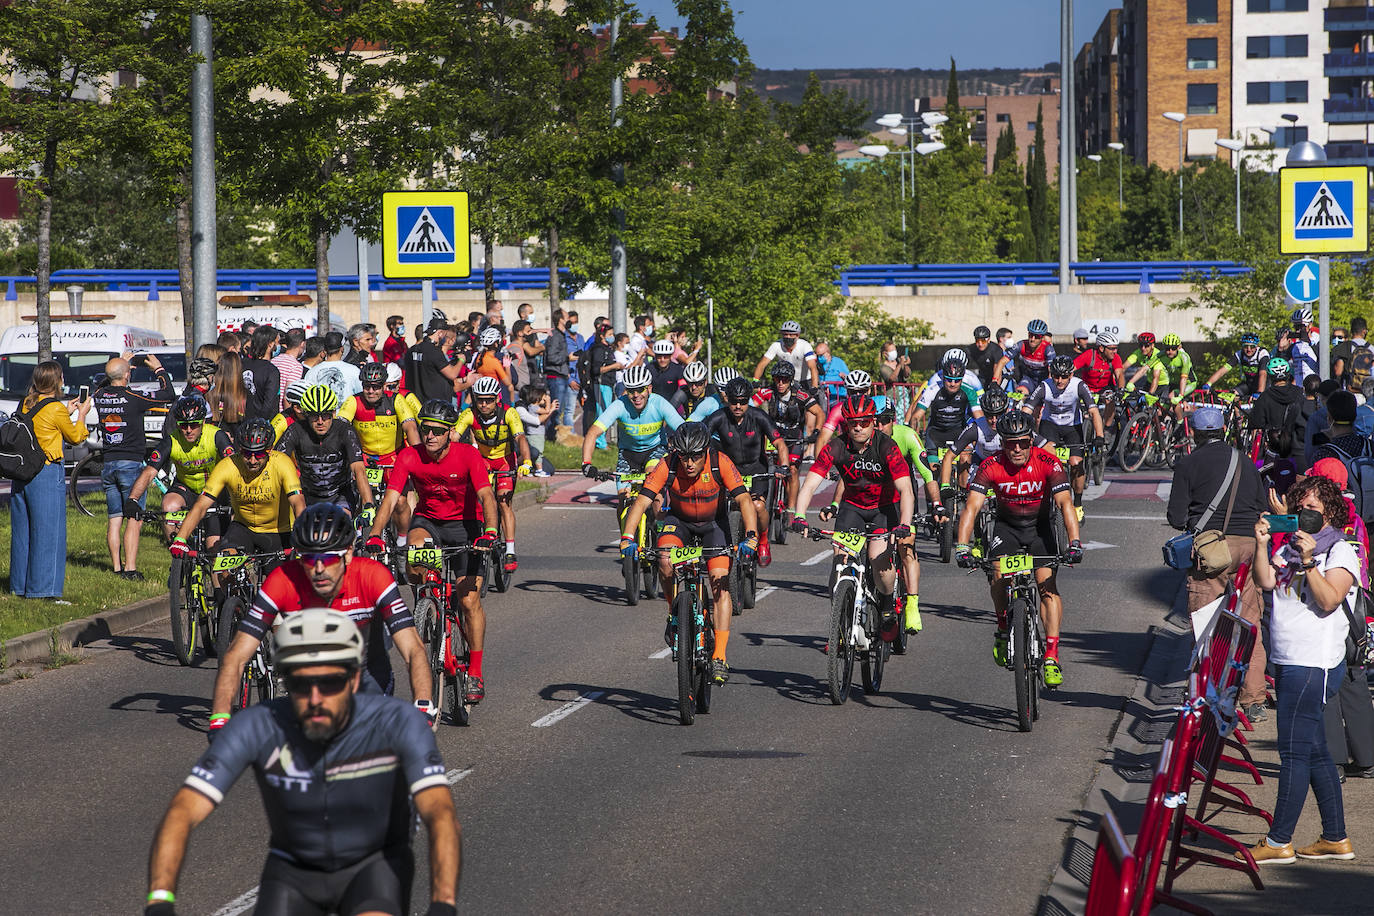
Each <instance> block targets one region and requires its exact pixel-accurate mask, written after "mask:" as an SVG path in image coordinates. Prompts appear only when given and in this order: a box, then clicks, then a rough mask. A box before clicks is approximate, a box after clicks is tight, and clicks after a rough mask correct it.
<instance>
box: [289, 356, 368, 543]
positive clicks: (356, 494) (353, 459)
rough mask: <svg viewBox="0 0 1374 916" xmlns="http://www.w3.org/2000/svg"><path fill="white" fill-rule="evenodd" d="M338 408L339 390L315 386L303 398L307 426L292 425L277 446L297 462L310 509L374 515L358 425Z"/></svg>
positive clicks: (305, 424) (304, 420)
mask: <svg viewBox="0 0 1374 916" xmlns="http://www.w3.org/2000/svg"><path fill="white" fill-rule="evenodd" d="M374 365H375V364H374ZM338 409H339V396H338V394H337V393H336V392H335V391H334V389H332V388H329V387H328V386H325V385H311V386H310V387H309V388H307V389H305V394H303V395H301V406H300V411H301V418H302V421H303V422H300V423H293V424H291V427H290V428H289V429H288V430H287V431H286V433H285V435H283V436H282V437H281V441H280V442H278V443H277V446H276V448H277V451H279V452H281V453H282V454H283V455H286V456H287V457H288V458H290V459H291V460H292V461H294V462H296V467H297V468H298V469H299V471H300V475H301V484H302V486H303V487H304V489H305V502H306V505H310V506H313V505H315V504H316V503H337V504H338V505H340V506H343V507H344V508H346V509H355V508H358V507H361V510H362V511H361V512H360V514H361V515H363V516H364V517H370V516H371V515H372V514H373V513H374V512H375V511H376V508H377V506H376V502H375V500H374V499H373V496H372V485H371V484H370V483H368V482H367V465H366V464H364V463H363V447H362V444H361V443H360V442H359V441H358V434H357V433H356V432H355V431H354V430H353V426H352V425H351V424H350V423H349V422H348V421H347V420H341V419H339V418H338V417H336V416H334V414H335V412H336V411H337V410H338ZM350 478H352V480H351V484H350ZM355 500H356V502H355Z"/></svg>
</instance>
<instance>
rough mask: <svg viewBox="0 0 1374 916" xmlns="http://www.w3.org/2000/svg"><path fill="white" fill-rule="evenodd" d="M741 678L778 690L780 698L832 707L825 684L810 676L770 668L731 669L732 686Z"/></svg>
mask: <svg viewBox="0 0 1374 916" xmlns="http://www.w3.org/2000/svg"><path fill="white" fill-rule="evenodd" d="M741 678H749V680H750V682H752V683H753V684H757V685H758V686H760V687H770V688H772V689H773V690H776V691H777V692H778V694H779V696H782V697H784V698H786V699H788V700H795V701H796V702H798V703H806V704H808V705H811V706H828V705H830V700H829V699H827V698H826V695H825V682H824V681H821V680H819V679H817V678H815V677H812V676H811V675H809V674H798V673H797V672H794V671H774V670H772V669H770V668H732V669H730V681H731V684H733V683H735V682H736V681H737V680H739V679H741Z"/></svg>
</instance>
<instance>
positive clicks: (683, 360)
mask: <svg viewBox="0 0 1374 916" xmlns="http://www.w3.org/2000/svg"><path fill="white" fill-rule="evenodd" d="M668 339H669V340H671V341H672V342H673V362H675V363H677V364H678V365H680V366H685V365H687V364H688V363H693V362H696V359H697V354H698V353H700V352H701V344H702V341H701V338H700V337H698V338H697V342H696V345H695V346H694V347H692V350H691V352H688V350H687V344H688V342H689V341H690V338H689V337H688V336H687V331H686V329H685V328H681V327H677V328H673V329H672V330H671V331H669V332H668Z"/></svg>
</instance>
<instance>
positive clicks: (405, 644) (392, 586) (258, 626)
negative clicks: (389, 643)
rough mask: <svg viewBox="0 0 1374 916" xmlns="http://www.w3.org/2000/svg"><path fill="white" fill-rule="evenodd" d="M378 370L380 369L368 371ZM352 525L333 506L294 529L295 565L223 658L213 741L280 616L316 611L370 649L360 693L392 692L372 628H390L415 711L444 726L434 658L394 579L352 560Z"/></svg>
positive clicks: (363, 560) (270, 588) (266, 594)
mask: <svg viewBox="0 0 1374 916" xmlns="http://www.w3.org/2000/svg"><path fill="white" fill-rule="evenodd" d="M370 365H375V364H370ZM353 541H354V529H353V518H352V516H350V515H349V514H348V510H346V509H343V508H341V507H339V506H336V505H334V504H333V503H318V504H316V505H313V506H311V507H310V508H308V509H306V510H305V512H304V513H302V514H301V516H300V518H298V519H296V523H295V524H294V525H292V526H291V547H292V548H293V551H294V553H293V555H292V557H291V559H290V560H288V561H287V562H285V563H283V564H282V565H280V566H278V567H277V568H276V569H274V570H272V572H270V573H268V575H267V578H266V579H264V580H263V583H262V589H261V590H260V591H259V592H258V595H257V597H256V598H254V599H253V606H252V608H250V609H249V611H248V613H247V614H246V615H244V618H243V619H242V620H240V621H239V625H238V629H237V630H236V631H235V633H234V641H233V643H231V644H230V646H229V651H228V652H226V653H225V655H224V658H222V659H220V663H219V673H218V674H217V675H216V676H215V693H214V699H213V701H212V702H211V706H210V737H211V738H214V736H215V733H216V732H217V731H219V730H220V729H222V728H224V726H225V725H227V724H228V722H229V716H230V710H231V708H232V706H233V702H234V694H235V693H236V692H237V691H238V687H239V682H240V680H241V679H242V677H243V668H244V666H245V665H247V664H248V663H249V662H250V661H251V660H252V658H253V653H255V652H257V651H258V646H259V645H260V644H261V643H262V641H263V640H264V639H266V638H267V634H268V633H271V632H272V629H273V625H274V623H275V622H276V621H277V618H278V617H279V616H280V617H281V618H282V619H283V620H285V619H286V618H287V616H288V615H291V614H294V613H297V612H299V611H302V610H304V609H306V608H311V607H329V608H333V609H334V610H336V611H340V612H342V613H345V614H347V615H348V617H349V619H351V620H352V621H353V623H354V624H355V625H357V627H358V629H359V631H360V632H361V633H362V637H363V644H364V645H365V646H366V647H367V658H366V661H365V664H364V676H363V681H362V689H363V690H365V691H368V692H371V693H391V692H393V689H394V687H395V678H394V676H393V675H392V673H391V658H390V656H389V654H388V653H387V647H386V641H385V640H383V639H382V638H381V634H380V633H379V632H377V631H375V630H373V629H372V624H373V622H374V621H377V620H380V621H382V622H384V623H385V624H386V629H387V632H389V633H390V634H391V638H392V640H393V641H394V642H395V643H396V651H398V652H400V653H401V658H403V659H405V662H406V666H407V668H408V669H409V670H410V692H411V696H412V697H413V698H414V700H415V706H416V708H418V709H420V710H421V711H422V712H424V714H425V715H426V716H428V717H429V724H430V727H431V728H433V727H435V726H437V725H438V723H439V707H438V705H437V704H436V703H433V702H431V700H432V699H433V698H432V697H431V696H430V690H429V688H430V673H429V659H428V657H427V656H426V655H425V647H424V645H423V644H422V643H421V642H420V637H419V634H417V633H416V632H415V619H414V618H413V617H411V616H410V609H409V608H407V607H406V605H405V602H404V601H402V600H401V592H400V590H399V589H398V588H397V587H396V580H395V579H393V578H392V576H391V572H390V571H389V570H388V569H387V568H386V567H385V566H383V565H382V564H381V563H378V562H377V561H376V560H373V559H370V558H368V557H357V556H354V555H353Z"/></svg>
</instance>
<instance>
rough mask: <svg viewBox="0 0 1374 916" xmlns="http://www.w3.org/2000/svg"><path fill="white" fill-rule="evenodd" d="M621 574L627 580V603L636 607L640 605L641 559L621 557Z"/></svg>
mask: <svg viewBox="0 0 1374 916" xmlns="http://www.w3.org/2000/svg"><path fill="white" fill-rule="evenodd" d="M620 574H621V576H623V577H624V579H625V603H626V604H628V605H630V607H634V606H635V605H637V604H639V588H640V582H639V577H640V567H639V559H638V558H637V557H621V558H620Z"/></svg>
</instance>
